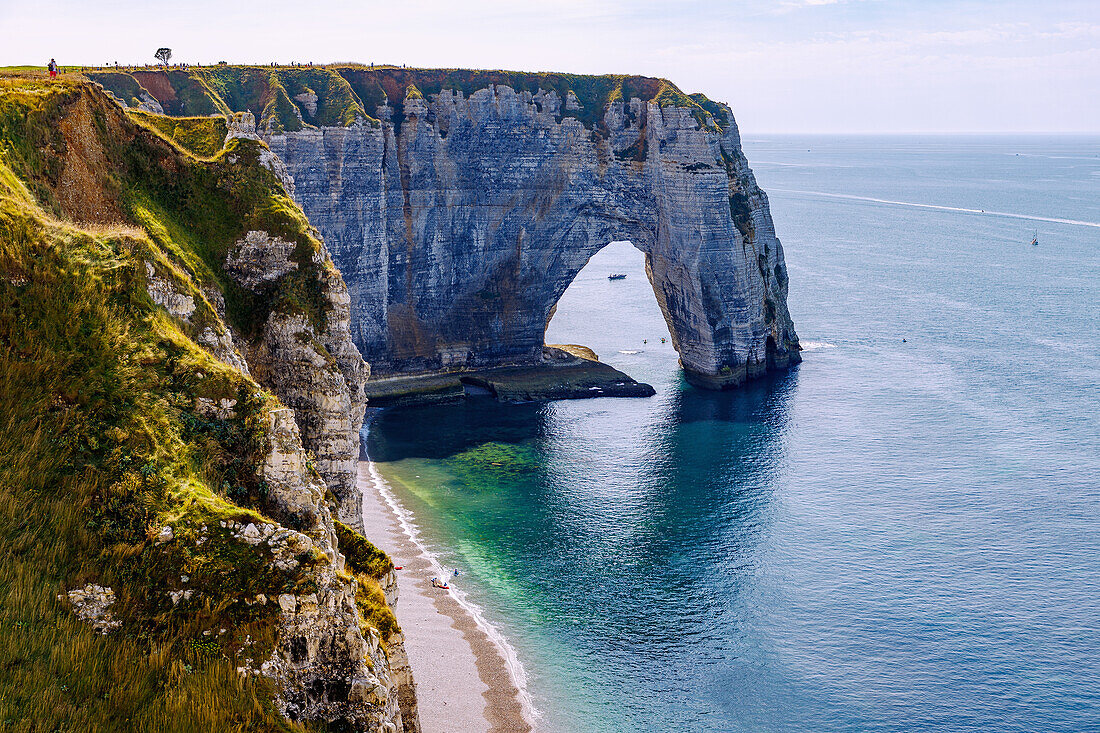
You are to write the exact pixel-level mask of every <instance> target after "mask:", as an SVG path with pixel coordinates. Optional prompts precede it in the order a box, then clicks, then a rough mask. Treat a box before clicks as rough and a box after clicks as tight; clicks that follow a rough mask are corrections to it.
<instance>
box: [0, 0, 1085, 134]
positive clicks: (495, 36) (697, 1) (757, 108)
mask: <svg viewBox="0 0 1100 733" xmlns="http://www.w3.org/2000/svg"><path fill="white" fill-rule="evenodd" d="M160 46H168V47H170V48H172V49H173V53H174V56H173V61H189V62H192V63H194V62H200V63H212V62H216V61H221V60H224V61H228V62H230V63H267V62H270V61H281V62H290V61H313V62H315V63H320V62H339V61H360V62H365V63H370V62H375V63H395V64H408V65H409V66H431V67H472V68H495V69H518V70H530V71H567V72H576V73H597V74H598V73H631V74H643V75H647V76H659V77H665V78H668V79H671V80H672V81H673V82H675V83H676V84H677V85H678V86H679V87H680V88H681V89H683V90H684V91H686V92H703V93H705V94H706V95H707V96H708V97H710V98H711V99H717V100H721V101H725V102H729V103H730V105H731V106H732V107H733V111H734V114H735V115H736V117H737V120H738V124H739V126H740V128H741V130H742V132H743V133H745V134H766V133H782V132H794V133H844V132H850V133H894V132H937V133H938V132H948V133H949V132H1088V133H1100V0H1030V1H1029V2H1018V1H1017V0H958V1H955V2H950V1H948V0H769V1H765V0H729V1H727V2H719V1H718V0H661V1H660V2H651V1H650V0H561V1H559V2H554V1H553V0H545V1H544V2H525V0H480V1H479V0H386V1H385V2H375V1H374V0H358V1H357V2H335V1H334V0H295V1H294V2H290V1H288V0H265V1H264V2H252V1H251V0H228V1H226V0H221V1H220V2H211V1H210V0H183V1H182V2H156V3H150V2H135V1H133V0H96V1H95V2H92V1H90V0H78V1H71V0H54V1H53V2H50V3H43V2H36V1H35V0H30V1H28V0H0V66H4V65H19V64H45V62H46V61H48V60H49V59H50V58H51V57H56V58H57V60H58V62H59V63H62V64H102V63H104V62H114V61H116V60H117V61H119V62H120V63H146V62H153V60H154V59H153V52H154V51H155V50H156V49H157V48H158V47H160Z"/></svg>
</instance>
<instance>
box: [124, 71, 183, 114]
mask: <svg viewBox="0 0 1100 733" xmlns="http://www.w3.org/2000/svg"><path fill="white" fill-rule="evenodd" d="M131 76H133V77H134V78H135V79H137V81H138V84H141V85H142V86H143V87H145V91H147V92H149V93H150V94H152V95H153V96H154V97H156V98H157V101H158V102H160V103H161V106H163V107H165V108H167V106H168V103H169V102H174V101H176V90H175V88H174V87H173V86H172V82H170V81H169V80H168V74H167V73H165V72H163V71H135V72H133V73H132V74H131Z"/></svg>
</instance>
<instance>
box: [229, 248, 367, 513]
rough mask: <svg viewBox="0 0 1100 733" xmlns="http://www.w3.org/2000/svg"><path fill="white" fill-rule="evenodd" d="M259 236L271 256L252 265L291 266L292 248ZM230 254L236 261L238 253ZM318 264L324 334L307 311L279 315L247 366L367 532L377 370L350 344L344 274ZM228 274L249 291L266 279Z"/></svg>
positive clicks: (260, 256)
mask: <svg viewBox="0 0 1100 733" xmlns="http://www.w3.org/2000/svg"><path fill="white" fill-rule="evenodd" d="M252 234H253V233H252V232H250V233H249V236H252ZM255 234H256V235H257V236H256V237H254V239H255V241H257V242H263V243H266V244H265V245H263V246H261V247H260V249H261V250H264V249H265V248H266V251H265V252H256V253H254V254H252V255H251V256H250V257H249V258H248V261H249V262H251V263H253V264H254V263H256V262H270V263H271V264H272V268H273V269H276V270H278V269H282V270H283V272H284V274H285V272H288V271H289V270H290V269H291V268H289V267H288V266H287V265H285V264H280V263H283V262H284V261H285V260H286V255H285V250H286V246H285V244H286V243H284V242H283V241H282V240H280V239H279V238H278V237H270V236H267V235H266V233H255ZM242 249H243V248H242ZM229 256H230V258H231V259H232V258H233V257H234V252H232V251H231V252H230V255H229ZM315 264H317V265H318V266H319V267H318V273H319V275H318V277H319V278H320V280H321V282H320V286H321V289H322V292H323V294H324V297H325V301H326V305H327V308H326V313H325V327H324V329H323V330H320V331H318V329H317V328H316V327H315V326H314V324H313V323H312V322H311V321H310V319H309V318H307V317H306V316H305V314H303V313H281V312H278V311H275V312H272V313H271V315H270V316H269V317H268V320H267V324H266V325H265V327H264V329H263V336H262V338H261V339H260V340H259V341H258V342H256V343H254V344H251V345H250V346H249V349H248V352H249V353H248V361H249V362H250V364H251V365H252V369H253V372H254V374H255V375H256V376H257V378H258V379H259V380H260V381H261V382H262V383H264V384H265V385H267V386H269V387H270V388H271V390H272V391H273V392H275V394H277V395H278V396H279V399H280V400H282V402H283V404H285V405H287V406H288V407H291V408H293V409H294V411H295V414H296V416H297V423H298V427H299V428H300V429H301V436H302V442H303V444H304V445H305V447H306V448H307V449H308V450H310V451H312V452H313V454H314V456H315V457H316V464H317V470H318V472H319V473H320V474H321V475H322V476H323V477H324V479H325V483H326V484H327V485H328V488H329V489H330V490H331V491H332V493H333V495H334V496H335V497H336V503H337V506H338V508H339V510H338V511H339V519H340V521H342V522H344V524H347V525H348V526H350V527H353V528H355V529H358V530H361V529H362V527H363V517H362V513H363V512H362V496H361V495H360V493H359V489H358V487H357V486H356V461H357V460H358V458H359V427H360V426H361V425H362V423H363V413H364V411H365V410H366V398H365V396H364V395H363V384H364V383H365V382H366V380H367V377H368V376H369V373H370V372H369V367H368V366H367V364H366V363H365V362H364V361H363V358H362V357H361V356H360V355H359V350H358V349H356V347H355V344H354V343H352V340H351V333H350V330H349V320H350V312H349V303H350V301H349V298H348V294H347V290H346V288H345V287H344V285H343V283H342V282H341V280H340V276H339V274H337V273H336V271H335V269H334V268H333V267H332V263H331V262H330V261H329V260H327V259H326V258H324V257H323V255H319V256H318V261H317V262H316V263H315ZM255 269H256V270H257V271H258V270H259V268H258V267H256V268H255ZM227 270H228V271H229V272H230V273H231V274H233V276H234V277H239V282H240V283H241V284H242V285H246V286H247V284H248V283H254V282H257V281H258V280H261V281H262V278H263V276H262V275H256V276H255V277H253V276H252V274H251V273H252V271H253V270H252V268H251V266H250V267H244V268H241V267H234V268H233V269H230V267H229V265H227ZM257 287H258V285H257Z"/></svg>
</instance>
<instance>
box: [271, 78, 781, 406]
mask: <svg viewBox="0 0 1100 733" xmlns="http://www.w3.org/2000/svg"><path fill="white" fill-rule="evenodd" d="M579 106H580V102H579V100H578V99H577V98H576V97H575V96H573V95H568V96H567V98H566V99H564V100H562V99H561V98H560V97H559V96H558V95H557V94H556V93H555V92H544V91H541V90H540V91H539V92H538V93H536V94H531V93H529V92H524V93H517V92H515V91H513V90H512V89H511V88H509V87H506V86H491V87H489V88H487V89H482V90H479V91H476V92H474V93H473V94H471V95H470V96H469V97H465V96H463V95H462V93H461V92H454V91H451V90H444V91H443V92H441V93H440V94H438V95H434V96H431V97H430V99H427V100H425V99H421V98H418V97H410V98H407V99H405V100H404V104H403V105H402V107H401V112H400V113H399V114H398V113H396V112H395V111H394V109H393V108H391V107H389V106H385V105H383V106H381V107H379V108H378V110H377V115H378V117H379V118H380V119H382V120H383V122H382V124H381V126H370V125H364V124H359V125H355V126H351V127H340V128H320V129H307V130H302V131H300V132H290V133H284V134H277V135H270V134H269V135H268V136H267V140H268V143H269V144H270V146H271V148H272V149H273V150H274V151H275V152H276V153H277V154H278V155H279V157H280V158H281V159H282V160H283V161H284V162H285V163H286V165H287V169H288V171H289V173H290V175H291V176H292V177H293V179H294V185H295V198H296V200H297V201H298V203H299V204H300V205H301V206H302V208H303V210H304V211H305V212H306V214H307V216H308V217H309V219H310V222H311V223H312V224H313V225H314V226H316V227H317V228H318V229H320V231H321V232H322V234H323V235H324V238H325V240H326V243H327V245H328V247H329V251H330V252H331V253H332V256H333V260H334V262H335V263H336V265H337V267H338V268H339V269H340V271H341V273H342V274H343V277H344V280H345V282H346V283H347V286H348V292H349V293H350V297H351V333H352V336H353V338H354V340H355V343H356V344H357V346H358V347H359V349H360V351H361V352H362V353H363V355H364V357H365V358H366V359H367V360H368V361H369V362H370V363H371V365H372V369H373V370H374V373H375V374H376V375H388V374H400V373H410V372H418V371H434V370H443V369H454V368H459V367H463V366H476V367H482V366H496V365H501V364H529V363H535V362H537V361H538V360H539V358H540V355H541V352H542V345H543V335H544V331H545V327H546V323H547V321H548V318H549V316H550V313H551V309H552V308H553V306H554V305H555V303H556V302H557V300H558V298H559V297H560V296H561V294H562V293H563V292H564V291H565V289H566V287H568V285H569V283H570V282H572V280H573V278H574V276H575V275H576V274H577V272H579V271H580V269H581V268H582V267H583V266H584V264H585V263H586V262H587V261H588V259H589V258H590V257H591V256H592V255H593V254H594V253H595V252H597V251H598V250H599V249H601V248H602V247H603V246H605V245H606V244H608V243H609V242H611V241H615V240H623V239H629V240H630V241H632V242H633V243H634V244H635V246H637V247H638V248H639V249H640V250H642V251H643V252H644V253H645V254H646V264H647V272H648V274H649V278H650V281H651V283H652V285H653V289H654V293H655V294H656V297H657V300H658V302H659V304H660V306H661V308H662V310H663V312H664V314H665V317H666V320H667V321H668V324H669V327H670V330H671V332H672V335H673V342H674V344H675V346H676V348H677V350H678V351H679V353H680V356H681V361H682V364H683V366H684V368H685V369H686V370H687V373H688V376H689V377H690V378H692V379H693V380H694V381H696V382H697V383H698V384H700V385H701V386H707V387H716V388H721V387H727V386H732V385H736V384H739V383H740V382H742V381H744V380H745V379H746V378H749V377H753V376H758V375H760V374H763V373H764V372H765V371H767V370H768V369H770V368H780V367H783V366H786V365H787V364H789V363H793V362H796V361H798V360H799V356H798V348H799V347H798V339H797V336H796V334H795V332H794V327H793V324H792V322H791V319H790V316H789V314H788V312H787V306H786V293H787V271H786V265H785V263H784V260H783V250H782V247H781V246H780V243H779V240H778V239H777V238H776V236H775V231H774V226H773V224H772V219H771V213H770V211H769V208H768V201H767V196H766V195H765V194H764V192H763V191H761V190H760V188H759V187H758V186H757V184H756V181H755V178H754V177H753V175H752V171H751V170H750V169H749V167H748V163H747V162H746V160H745V157H744V155H743V153H742V150H741V143H740V139H739V136H738V132H737V127H736V124H735V122H734V120H733V116H732V114H731V113H730V111H729V109H728V108H726V107H722V108H721V114H722V115H724V116H725V119H723V120H721V121H720V122H721V124H716V123H715V120H714V119H713V118H712V117H711V118H708V119H704V120H702V121H700V120H698V119H697V118H696V116H695V115H693V111H692V110H689V109H687V108H681V107H676V106H666V107H660V106H659V105H658V104H656V103H655V102H648V103H643V102H641V101H639V100H637V99H633V100H630V101H629V102H627V103H625V104H624V103H623V102H622V101H618V102H614V103H612V104H611V105H610V106H609V107H608V108H607V109H606V111H605V113H604V115H603V124H602V126H600V130H599V131H598V132H593V131H592V130H590V129H587V128H586V127H584V125H582V123H581V122H580V121H579V120H578V119H576V118H574V117H569V116H565V117H563V116H562V115H563V112H564V111H569V110H577V109H579ZM697 113H698V110H696V111H695V114H697ZM700 122H703V123H704V126H701V124H700ZM380 296H381V297H380Z"/></svg>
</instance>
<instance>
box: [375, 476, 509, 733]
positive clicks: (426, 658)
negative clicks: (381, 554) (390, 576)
mask: <svg viewBox="0 0 1100 733" xmlns="http://www.w3.org/2000/svg"><path fill="white" fill-rule="evenodd" d="M359 488H360V490H361V491H362V492H363V524H364V526H365V528H366V536H367V538H368V539H370V540H371V542H374V543H375V544H376V545H378V546H379V547H380V548H382V549H383V550H385V551H386V552H387V553H389V555H390V557H391V558H393V562H394V564H395V565H398V566H401V567H402V568H403V569H402V570H401V571H399V572H398V574H397V577H398V584H397V585H398V591H399V598H398V601H397V620H398V622H399V623H400V624H401V629H402V631H404V633H405V649H406V650H407V651H408V654H409V662H410V664H411V665H412V669H413V676H414V678H415V680H416V692H417V701H418V704H419V707H420V722H421V725H422V726H423V730H424V733H480V732H481V731H484V732H485V733H511V732H512V731H530V730H531V725H530V724H529V723H528V722H527V720H526V719H525V717H524V709H523V705H522V704H521V702H520V699H521V698H520V692H519V690H518V689H517V688H516V685H515V683H514V681H513V678H512V675H511V674H510V673H509V670H508V664H507V662H506V661H505V657H506V654H505V653H503V652H502V649H501V648H500V646H498V645H497V644H496V643H494V642H493V640H492V639H491V638H490V637H489V635H488V634H487V633H486V632H485V631H484V630H483V629H482V628H481V627H479V625H478V623H477V619H476V618H475V617H474V616H473V615H472V614H471V613H470V612H469V611H468V610H467V609H466V608H464V607H463V606H462V605H461V604H460V603H459V601H458V599H457V598H456V597H455V595H454V594H453V593H452V592H451V591H446V590H440V589H438V588H433V587H432V585H431V582H430V581H431V578H432V577H433V576H436V575H439V576H442V575H443V573H444V570H443V569H442V568H441V567H439V566H438V565H437V564H436V563H435V561H434V560H433V558H432V557H431V556H429V555H428V554H427V553H426V552H425V551H424V550H423V549H422V548H421V547H420V546H418V545H417V543H416V542H415V541H414V537H413V536H412V534H411V531H410V528H409V527H408V526H406V525H403V523H402V521H401V518H400V517H399V516H398V514H397V513H396V512H395V511H394V509H393V507H392V506H391V505H390V504H389V503H388V502H387V498H386V497H384V496H383V495H382V492H381V488H380V487H379V486H378V485H377V483H376V481H375V479H374V477H373V476H372V475H371V472H370V464H369V463H368V462H366V461H361V462H360V463H359ZM391 498H392V497H391Z"/></svg>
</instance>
